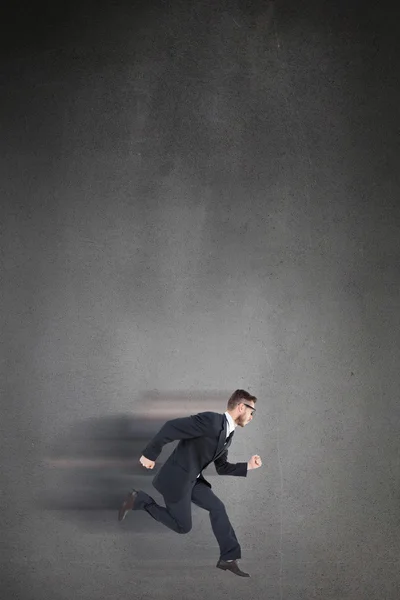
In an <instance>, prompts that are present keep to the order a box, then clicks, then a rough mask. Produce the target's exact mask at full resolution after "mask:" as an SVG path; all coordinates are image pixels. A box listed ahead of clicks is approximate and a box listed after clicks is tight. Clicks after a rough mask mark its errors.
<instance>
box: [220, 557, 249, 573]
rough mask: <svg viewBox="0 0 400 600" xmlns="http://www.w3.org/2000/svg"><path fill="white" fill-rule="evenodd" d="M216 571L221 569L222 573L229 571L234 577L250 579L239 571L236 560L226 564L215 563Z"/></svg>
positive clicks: (221, 562) (224, 561) (222, 562)
mask: <svg viewBox="0 0 400 600" xmlns="http://www.w3.org/2000/svg"><path fill="white" fill-rule="evenodd" d="M217 567H218V569H222V570H223V571H231V572H232V573H234V574H235V575H239V576H240V577H250V575H249V574H248V573H245V572H244V571H241V570H240V569H239V567H238V564H237V562H236V560H231V561H229V562H227V561H226V560H221V559H219V561H218V562H217Z"/></svg>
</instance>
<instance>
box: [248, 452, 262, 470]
mask: <svg viewBox="0 0 400 600" xmlns="http://www.w3.org/2000/svg"><path fill="white" fill-rule="evenodd" d="M261 465H262V460H261V458H260V457H259V456H258V454H255V455H254V456H252V457H251V459H250V460H249V462H248V463H247V468H248V469H258V467H261Z"/></svg>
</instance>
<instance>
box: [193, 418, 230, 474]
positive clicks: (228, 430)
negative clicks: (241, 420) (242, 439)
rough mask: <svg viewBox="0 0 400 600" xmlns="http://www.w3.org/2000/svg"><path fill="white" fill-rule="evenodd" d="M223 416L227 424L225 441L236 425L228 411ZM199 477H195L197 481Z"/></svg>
mask: <svg viewBox="0 0 400 600" xmlns="http://www.w3.org/2000/svg"><path fill="white" fill-rule="evenodd" d="M224 414H225V417H226V421H227V424H228V427H227V431H226V437H225V439H226V438H227V437H228V435H230V434H231V433H232V431H235V429H236V427H237V425H236V423H235V421H234V420H233V419H232V417H231V415H230V414H229V413H228V411H226V412H225V413H224ZM225 426H226V423H225ZM200 475H201V473H199V474H198V475H197V479H198V478H199V477H200Z"/></svg>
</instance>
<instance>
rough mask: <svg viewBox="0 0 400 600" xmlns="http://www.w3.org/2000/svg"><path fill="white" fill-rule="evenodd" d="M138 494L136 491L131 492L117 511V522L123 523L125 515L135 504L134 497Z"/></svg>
mask: <svg viewBox="0 0 400 600" xmlns="http://www.w3.org/2000/svg"><path fill="white" fill-rule="evenodd" d="M137 495H138V492H137V491H136V490H132V491H131V493H130V494H129V496H128V497H127V499H126V500H125V502H124V503H123V504H122V506H121V508H120V509H119V511H118V521H123V520H124V519H125V517H126V515H127V513H128V512H129V511H130V510H132V508H133V505H134V504H135V500H136V496H137Z"/></svg>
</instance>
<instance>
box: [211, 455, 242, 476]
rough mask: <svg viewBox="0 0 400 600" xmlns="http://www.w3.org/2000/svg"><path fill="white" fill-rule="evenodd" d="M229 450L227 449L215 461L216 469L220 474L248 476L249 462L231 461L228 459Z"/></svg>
mask: <svg viewBox="0 0 400 600" xmlns="http://www.w3.org/2000/svg"><path fill="white" fill-rule="evenodd" d="M227 458H228V450H225V452H224V453H223V454H221V456H219V457H218V458H217V460H215V461H214V465H215V469H216V471H217V473H218V475H236V476H237V477H247V463H245V462H239V463H230V462H228V460H227Z"/></svg>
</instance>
